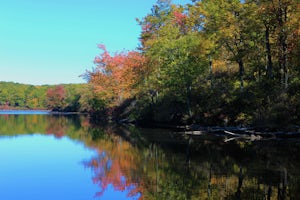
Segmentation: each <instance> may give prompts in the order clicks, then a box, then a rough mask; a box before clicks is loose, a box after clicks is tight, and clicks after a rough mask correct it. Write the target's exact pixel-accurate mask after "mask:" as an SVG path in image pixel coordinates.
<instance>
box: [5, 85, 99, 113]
mask: <svg viewBox="0 0 300 200" xmlns="http://www.w3.org/2000/svg"><path fill="white" fill-rule="evenodd" d="M90 90H91V89H90V88H89V86H88V85H87V84H61V85H28V84H19V83H13V82H0V108H1V109H49V110H55V111H72V112H76V111H80V112H87V111H92V110H93V109H95V106H97V105H96V104H95V103H94V102H97V101H94V100H93V99H94V98H93V94H92V93H91V92H89V91H90Z"/></svg>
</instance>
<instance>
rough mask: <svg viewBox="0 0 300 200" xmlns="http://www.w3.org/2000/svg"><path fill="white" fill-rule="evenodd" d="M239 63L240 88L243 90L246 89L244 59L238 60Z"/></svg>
mask: <svg viewBox="0 0 300 200" xmlns="http://www.w3.org/2000/svg"><path fill="white" fill-rule="evenodd" d="M238 64H239V75H240V89H241V91H243V90H244V71H245V69H244V62H243V60H239V61H238Z"/></svg>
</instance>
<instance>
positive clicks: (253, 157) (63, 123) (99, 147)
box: [0, 111, 300, 200]
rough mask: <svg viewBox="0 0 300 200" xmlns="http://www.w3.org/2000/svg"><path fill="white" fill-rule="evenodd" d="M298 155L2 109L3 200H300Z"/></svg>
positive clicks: (296, 143)
mask: <svg viewBox="0 0 300 200" xmlns="http://www.w3.org/2000/svg"><path fill="white" fill-rule="evenodd" d="M299 150H300V140H297V139H293V140H264V141H243V140H232V141H230V142H227V143H225V142H224V138H223V137H218V136H209V135H201V136H197V137H194V138H189V137H188V136H185V135H183V134H179V133H173V132H172V131H168V130H159V129H137V128H135V127H132V126H129V127H122V126H116V125H115V126H113V125H111V126H99V125H98V126H96V125H93V124H92V123H91V122H90V119H89V117H87V116H85V115H51V114H49V113H48V112H38V113H36V112H28V111H22V112H20V111H18V112H12V111H10V112H3V111H0V199H3V200H18V199H26V200H41V199H42V200H50V199H51V200H68V199H70V200H77V199H78V200H90V199H91V200H92V199H171V200H176V199H300V151H299Z"/></svg>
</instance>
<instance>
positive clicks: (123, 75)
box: [86, 44, 145, 106]
mask: <svg viewBox="0 0 300 200" xmlns="http://www.w3.org/2000/svg"><path fill="white" fill-rule="evenodd" d="M98 47H99V48H100V49H101V50H102V51H103V52H102V53H101V54H100V55H99V56H96V57H95V59H94V63H95V64H96V68H95V69H94V70H93V71H88V72H87V74H86V76H88V79H89V82H90V83H92V84H93V85H94V88H95V90H96V92H97V93H100V94H101V95H102V98H104V99H105V100H106V102H108V103H109V105H111V106H115V105H118V104H120V103H121V102H122V101H123V100H125V99H127V98H130V97H132V96H133V95H134V94H135V91H134V85H135V83H136V81H137V80H138V77H139V74H140V73H141V71H142V68H143V65H144V62H145V61H144V57H143V56H142V55H141V54H140V53H138V52H135V51H130V52H121V53H115V54H114V55H111V54H109V52H108V51H107V50H106V48H105V46H104V45H103V44H100V45H98Z"/></svg>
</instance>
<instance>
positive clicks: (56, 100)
mask: <svg viewBox="0 0 300 200" xmlns="http://www.w3.org/2000/svg"><path fill="white" fill-rule="evenodd" d="M65 99H66V91H65V88H64V86H63V85H58V86H55V87H54V88H49V89H48V90H47V94H46V101H47V107H48V109H52V110H57V111H61V110H62V109H63V108H64V106H65Z"/></svg>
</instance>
